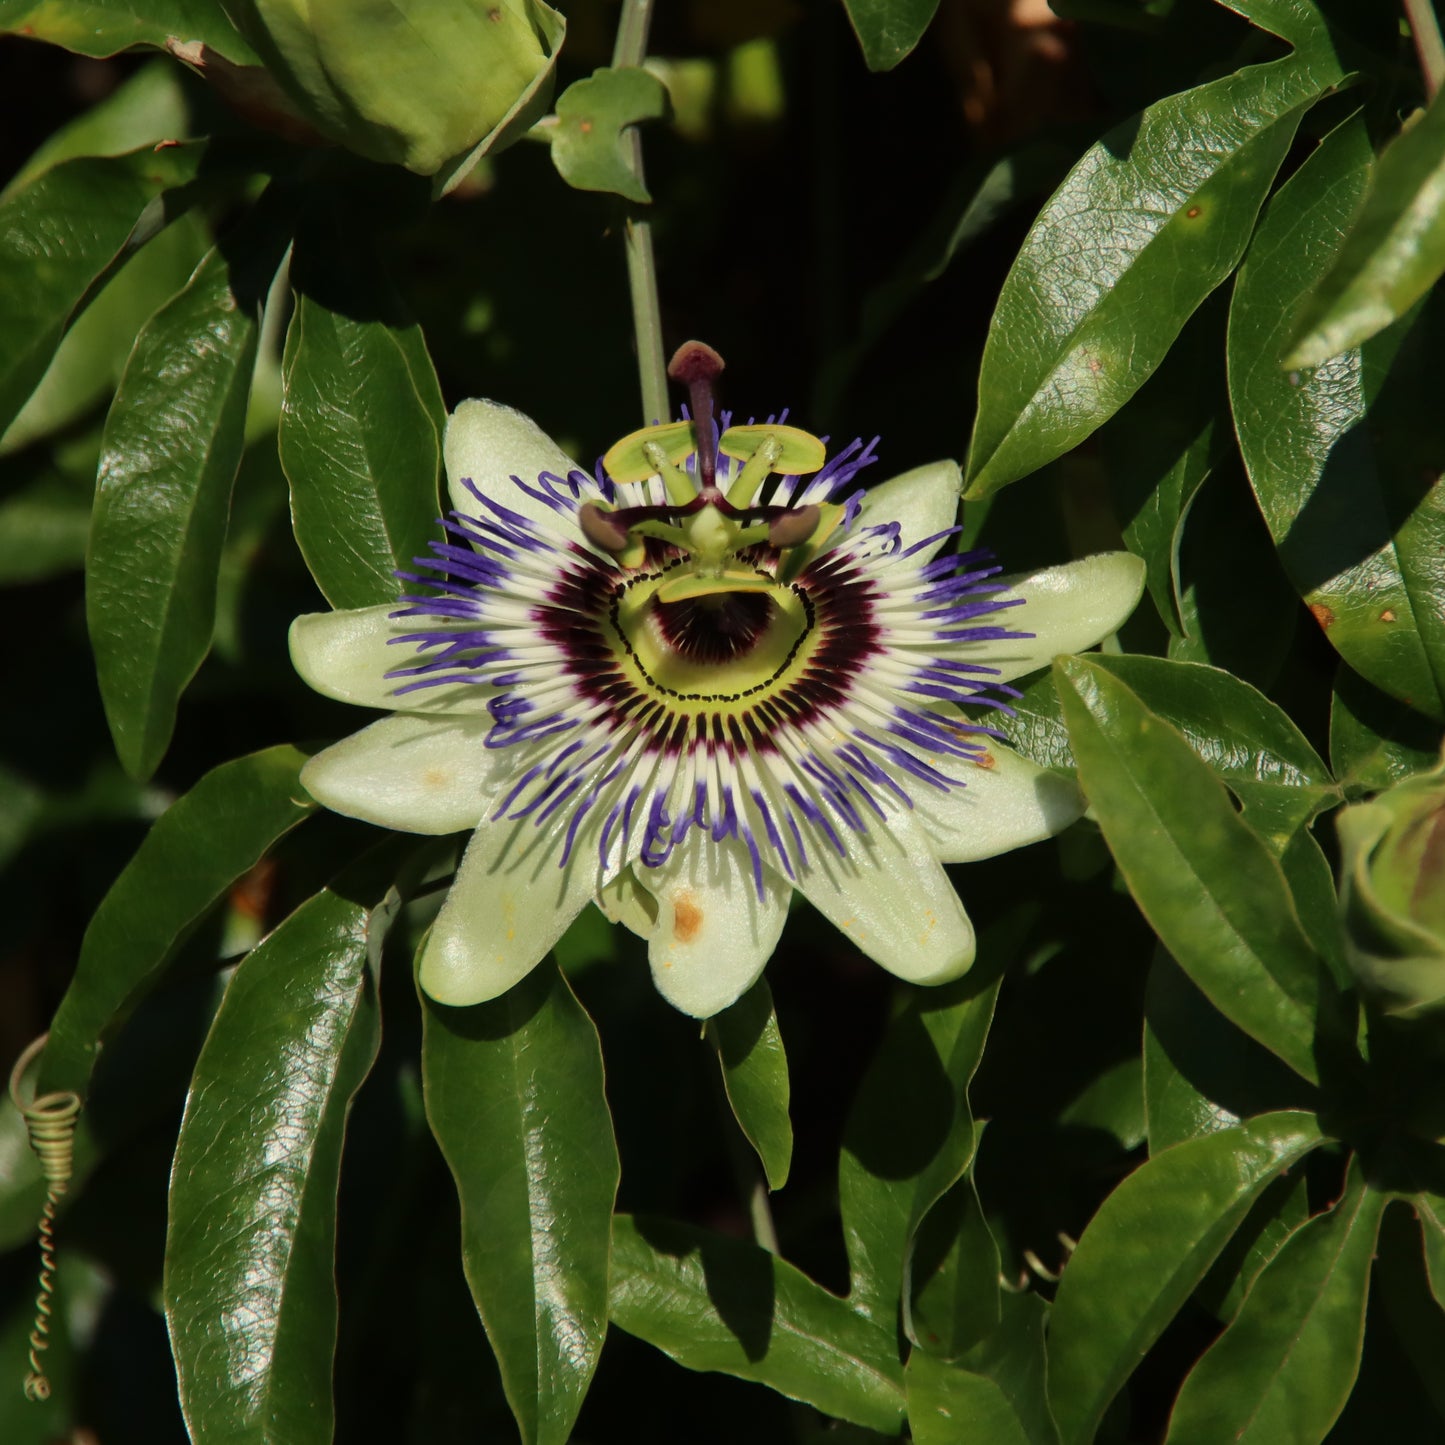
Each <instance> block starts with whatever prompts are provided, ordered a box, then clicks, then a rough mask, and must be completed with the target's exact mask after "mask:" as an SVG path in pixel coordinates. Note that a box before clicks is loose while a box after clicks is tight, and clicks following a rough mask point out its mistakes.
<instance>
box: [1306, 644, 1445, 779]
mask: <svg viewBox="0 0 1445 1445" xmlns="http://www.w3.org/2000/svg"><path fill="white" fill-rule="evenodd" d="M1439 760H1440V727H1439V724H1437V723H1433V722H1431V721H1430V719H1429V718H1427V717H1423V716H1422V715H1421V714H1420V713H1418V712H1416V711H1415V710H1414V708H1411V707H1407V706H1406V705H1405V704H1404V703H1402V702H1397V701H1396V700H1395V699H1394V698H1392V697H1389V696H1387V695H1386V694H1385V693H1383V692H1380V691H1379V690H1378V689H1377V688H1374V687H1371V686H1370V684H1369V683H1368V682H1366V681H1365V680H1364V678H1362V677H1361V676H1360V675H1359V673H1357V672H1355V671H1354V670H1353V669H1352V668H1350V667H1347V666H1346V665H1345V664H1344V663H1341V664H1340V667H1339V671H1338V672H1337V673H1336V674H1335V688H1334V696H1333V698H1332V699H1331V702H1330V766H1331V767H1333V768H1334V770H1335V776H1336V777H1337V778H1338V779H1339V780H1340V785H1341V786H1342V787H1343V788H1344V790H1345V792H1346V794H1347V795H1348V796H1350V797H1352V798H1353V797H1356V796H1358V795H1360V794H1362V793H1378V792H1381V791H1383V790H1384V789H1385V788H1388V787H1389V786H1390V785H1391V784H1392V783H1398V782H1399V781H1400V780H1401V779H1402V778H1408V777H1410V776H1411V775H1412V774H1413V773H1423V772H1425V771H1427V770H1428V769H1430V768H1433V767H1434V766H1435V764H1436V763H1437V762H1438V761H1439Z"/></svg>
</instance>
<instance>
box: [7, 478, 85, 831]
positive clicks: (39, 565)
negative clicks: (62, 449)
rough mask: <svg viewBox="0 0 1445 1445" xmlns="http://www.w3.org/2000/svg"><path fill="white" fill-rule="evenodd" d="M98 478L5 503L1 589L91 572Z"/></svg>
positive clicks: (33, 488) (29, 490) (60, 481)
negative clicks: (89, 549) (92, 507)
mask: <svg viewBox="0 0 1445 1445" xmlns="http://www.w3.org/2000/svg"><path fill="white" fill-rule="evenodd" d="M93 476H94V473H93V472H92V474H91V476H81V477H77V476H75V475H72V474H68V473H66V472H62V471H61V470H59V468H56V469H55V470H53V471H46V472H42V473H41V474H40V476H38V477H37V478H36V479H35V480H34V481H33V482H31V483H29V484H28V485H26V486H23V487H20V488H19V489H18V490H16V491H14V492H12V493H11V494H10V495H9V496H8V497H6V498H5V499H4V501H0V583H3V584H5V585H13V584H14V583H17V582H40V581H44V580H45V579H46V578H47V577H54V576H57V575H58V574H60V573H62V572H78V571H79V570H80V569H81V568H82V567H83V566H85V547H86V543H87V542H88V540H89V538H90V504H91V498H92V496H93V495H94V491H95V484H94V481H93ZM0 827H3V825H0ZM3 853H4V849H3V847H0V856H3Z"/></svg>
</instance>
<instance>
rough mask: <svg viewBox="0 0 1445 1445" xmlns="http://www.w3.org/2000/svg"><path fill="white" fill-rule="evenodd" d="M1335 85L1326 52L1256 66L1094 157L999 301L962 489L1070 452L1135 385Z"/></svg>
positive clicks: (1241, 234) (1067, 185) (1150, 115)
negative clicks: (1315, 104)
mask: <svg viewBox="0 0 1445 1445" xmlns="http://www.w3.org/2000/svg"><path fill="white" fill-rule="evenodd" d="M1336 79H1338V71H1337V70H1336V68H1335V65H1334V62H1333V57H1332V56H1326V55H1324V54H1323V53H1315V52H1311V56H1310V57H1309V59H1308V60H1306V59H1302V58H1301V57H1300V56H1299V55H1296V56H1292V57H1290V58H1289V59H1287V60H1282V61H1276V62H1274V63H1272V64H1269V65H1260V66H1252V67H1250V68H1248V69H1246V70H1242V71H1239V72H1237V73H1235V74H1233V75H1229V76H1225V77H1224V78H1223V79H1220V80H1216V81H1211V82H1210V83H1209V84H1208V85H1202V86H1200V87H1198V88H1197V89H1195V90H1191V91H1187V92H1185V93H1184V94H1182V95H1175V96H1170V97H1168V98H1167V99H1165V100H1162V101H1159V102H1158V103H1156V104H1155V105H1152V106H1150V107H1149V109H1148V110H1146V111H1145V112H1144V114H1143V115H1142V116H1141V117H1139V119H1138V122H1137V123H1135V122H1132V121H1131V122H1129V123H1128V124H1127V125H1126V126H1125V127H1121V128H1119V129H1118V130H1117V131H1115V132H1112V133H1111V134H1109V135H1107V136H1105V137H1104V138H1103V139H1102V140H1101V141H1099V142H1098V143H1097V144H1096V145H1095V146H1093V147H1092V148H1091V149H1090V150H1089V151H1088V152H1087V154H1086V155H1085V156H1084V158H1083V159H1082V160H1081V161H1080V162H1079V164H1078V165H1077V166H1075V167H1074V169H1073V171H1072V172H1071V173H1070V174H1069V176H1068V177H1067V179H1066V180H1065V181H1064V183H1063V185H1062V186H1060V187H1059V189H1058V190H1057V191H1056V192H1055V193H1054V195H1053V197H1052V198H1051V199H1050V200H1049V202H1048V204H1047V205H1046V206H1045V207H1044V209H1043V211H1042V213H1041V214H1040V216H1039V218H1038V220H1037V221H1036V222H1035V223H1034V227H1033V230H1032V231H1030V233H1029V236H1028V239H1027V240H1026V241H1025V242H1024V246H1023V249H1022V251H1021V252H1020V253H1019V255H1018V258H1017V259H1016V260H1015V262H1014V265H1013V268H1012V270H1011V271H1010V272H1009V275H1008V279H1007V280H1006V281H1005V283H1004V288H1003V291H1002V293H1001V295H1000V296H999V301H998V307H997V309H996V311H995V313H994V318H993V323H992V325H991V327H990V330H989V339H988V343H987V345H986V347H985V350H984V357H983V366H982V370H981V371H980V374H979V411H978V419H977V421H976V423H975V426H974V434H973V441H972V444H971V446H970V449H969V457H968V465H967V468H966V478H967V484H968V485H967V490H966V493H965V495H966V496H968V497H972V498H977V497H984V496H987V495H988V494H989V493H990V492H993V491H996V490H997V489H998V488H999V487H1002V486H1005V485H1007V484H1008V483H1009V482H1012V481H1015V480H1016V479H1017V478H1019V477H1022V476H1025V475H1027V474H1028V473H1029V472H1031V471H1035V470H1036V469H1037V468H1039V467H1041V466H1043V464H1044V463H1045V462H1047V461H1050V460H1052V459H1053V458H1054V457H1057V456H1059V455H1060V454H1061V453H1063V452H1065V451H1067V450H1068V449H1069V448H1070V447H1073V446H1076V445H1077V444H1078V443H1079V442H1081V441H1082V440H1083V439H1084V438H1085V437H1086V436H1088V435H1089V433H1090V432H1092V431H1093V430H1094V429H1095V428H1096V427H1098V426H1099V425H1100V424H1101V423H1102V422H1104V421H1105V420H1107V419H1108V418H1109V417H1110V416H1112V415H1113V414H1114V413H1115V412H1116V411H1117V410H1118V409H1119V408H1120V407H1121V406H1122V405H1123V404H1124V402H1125V401H1127V400H1128V399H1129V397H1130V396H1132V395H1133V394H1134V392H1135V391H1137V390H1138V388H1139V387H1140V386H1141V385H1142V384H1143V383H1144V381H1145V380H1146V379H1147V378H1148V376H1149V375H1150V373H1151V372H1152V371H1153V370H1154V368H1155V367H1156V366H1157V365H1158V364H1159V362H1160V361H1161V360H1162V359H1163V357H1164V354H1165V353H1166V352H1167V351H1168V350H1169V347H1170V346H1171V344H1172V343H1173V341H1174V339H1175V337H1176V336H1178V334H1179V331H1180V329H1181V327H1182V326H1183V325H1184V323H1185V322H1186V321H1187V320H1188V319H1189V317H1190V315H1191V314H1192V313H1193V311H1194V310H1195V308H1196V307H1197V306H1198V305H1199V303H1200V302H1201V301H1203V300H1204V298H1205V297H1206V296H1207V295H1208V294H1209V293H1210V292H1211V291H1212V290H1213V289H1214V288H1215V287H1216V286H1217V285H1218V284H1219V283H1220V282H1221V281H1222V280H1223V279H1224V278H1225V277H1226V276H1227V275H1228V274H1229V273H1230V271H1232V270H1233V269H1234V266H1235V263H1236V262H1237V261H1238V260H1239V257H1240V255H1241V254H1242V253H1243V251H1244V247H1245V244H1246V242H1247V241H1248V240H1249V235H1250V232H1251V230H1252V229H1253V226H1254V220H1255V216H1256V214H1257V212H1258V210H1259V207H1260V204H1261V203H1262V202H1263V200H1264V197H1265V194H1266V193H1267V191H1268V189H1269V186H1270V184H1271V182H1272V181H1273V179H1274V175H1275V172H1276V170H1278V168H1279V165H1280V162H1281V161H1282V160H1283V159H1284V155H1285V152H1286V151H1287V150H1288V148H1289V144H1290V141H1291V140H1292V139H1293V136H1294V132H1295V129H1296V127H1297V126H1298V124H1299V120H1300V116H1301V114H1302V111H1303V108H1304V107H1306V106H1307V105H1309V104H1310V102H1311V101H1313V100H1314V99H1315V98H1316V97H1317V96H1318V95H1319V94H1320V93H1321V92H1322V91H1323V90H1324V89H1325V87H1326V86H1328V85H1330V84H1332V83H1333V82H1334V80H1336ZM1183 133H1187V134H1188V135H1189V136H1190V143H1189V144H1188V145H1181V144H1180V143H1179V137H1180V135H1181V134H1183Z"/></svg>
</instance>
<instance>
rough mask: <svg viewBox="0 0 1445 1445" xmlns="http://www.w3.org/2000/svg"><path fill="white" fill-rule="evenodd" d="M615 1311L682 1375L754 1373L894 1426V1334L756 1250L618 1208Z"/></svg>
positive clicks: (797, 1394) (793, 1392) (898, 1383)
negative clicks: (680, 1369)
mask: <svg viewBox="0 0 1445 1445" xmlns="http://www.w3.org/2000/svg"><path fill="white" fill-rule="evenodd" d="M612 1318H613V1320H614V1321H615V1322H616V1323H617V1324H618V1325H619V1326H620V1327H621V1328H622V1329H624V1330H626V1331H627V1333H628V1334H630V1335H636V1336H638V1337H639V1338H640V1339H644V1340H646V1341H647V1342H648V1343H649V1344H652V1345H656V1346H657V1348H658V1349H660V1350H662V1351H664V1352H665V1353H666V1354H668V1355H671V1356H672V1358H673V1359H675V1360H676V1361H677V1362H678V1363H679V1364H680V1365H685V1366H687V1368H688V1369H690V1370H720V1371H722V1372H723V1373H725V1374H729V1375H737V1376H739V1377H741V1378H742V1379H744V1380H758V1381H760V1382H761V1383H763V1384H765V1385H768V1386H770V1387H771V1388H772V1389H774V1390H777V1391H779V1392H780V1393H781V1394H784V1395H787V1396H789V1397H790V1398H792V1399H795V1400H805V1401H806V1402H807V1403H808V1404H810V1405H813V1406H814V1407H816V1408H817V1409H819V1410H821V1411H823V1413H824V1414H826V1415H832V1416H835V1417H836V1418H837V1419H840V1420H851V1421H853V1422H855V1423H856V1424H859V1425H864V1426H867V1427H868V1428H869V1429H873V1430H879V1431H882V1432H883V1433H885V1434H888V1435H894V1434H896V1433H897V1431H898V1428H899V1426H900V1425H901V1424H902V1421H903V1367H902V1366H901V1365H900V1364H899V1363H898V1355H897V1347H896V1344H895V1337H894V1334H893V1331H892V1329H891V1328H881V1327H879V1326H878V1325H875V1324H873V1323H871V1322H870V1321H868V1320H866V1319H864V1318H863V1317H862V1316H861V1315H859V1314H857V1313H855V1312H854V1311H853V1310H851V1309H850V1308H849V1307H848V1305H847V1304H846V1303H845V1302H844V1301H842V1300H840V1299H839V1298H838V1297H837V1296H836V1295H831V1294H829V1293H828V1291H827V1290H825V1289H823V1287H822V1286H821V1285H817V1284H814V1283H813V1281H812V1280H810V1279H809V1278H808V1277H807V1276H806V1275H804V1274H803V1273H801V1272H800V1271H799V1270H797V1269H795V1268H794V1267H793V1266H792V1265H790V1264H786V1263H784V1262H783V1261H782V1260H780V1259H778V1258H777V1257H776V1256H775V1255H772V1254H769V1253H768V1252H767V1251H766V1250H764V1249H762V1248H760V1247H758V1246H757V1245H753V1244H748V1243H746V1242H744V1241H742V1240H736V1239H727V1238H725V1237H724V1236H722V1235H719V1234H712V1233H710V1232H708V1231H707V1230H703V1229H696V1228H694V1227H692V1226H691V1225H686V1224H678V1223H675V1222H674V1221H672V1220H663V1219H653V1218H650V1217H645V1216H644V1217H639V1218H635V1219H634V1218H630V1217H628V1216H626V1215H619V1216H618V1219H617V1227H616V1238H615V1243H614V1256H613V1263H612Z"/></svg>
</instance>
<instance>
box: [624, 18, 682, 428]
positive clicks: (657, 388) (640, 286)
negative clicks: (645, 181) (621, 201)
mask: <svg viewBox="0 0 1445 1445" xmlns="http://www.w3.org/2000/svg"><path fill="white" fill-rule="evenodd" d="M652 6H653V0H622V15H621V17H620V18H619V20H618V22H617V43H616V44H615V45H614V46H613V48H612V65H613V68H614V69H619V70H620V69H622V68H624V67H627V66H638V65H641V64H642V62H643V60H644V59H645V57H646V55H647V33H648V30H649V29H650V28H651V25H652ZM622 138H623V150H624V154H625V158H626V161H627V168H628V170H630V171H631V172H632V174H633V175H634V176H636V177H637V179H638V181H639V182H641V181H642V137H641V136H640V135H639V134H638V132H637V127H636V126H628V127H627V129H626V130H625V131H623V136H622ZM625 240H626V249H627V283H628V285H629V287H630V288H631V290H632V328H633V331H634V332H635V333H636V336H637V375H638V380H639V381H640V382H641V383H642V421H643V425H644V426H649V425H651V424H652V423H653V422H656V421H666V420H667V418H668V416H669V414H670V413H669V411H668V406H667V363H666V360H665V359H664V356H663V349H662V307H661V305H660V304H659V302H658V299H657V261H656V258H655V257H654V255H653V250H652V222H651V221H649V220H648V219H647V215H646V212H645V211H642V210H640V209H635V210H632V211H631V212H629V214H628V217H627V227H626V237H625Z"/></svg>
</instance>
